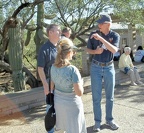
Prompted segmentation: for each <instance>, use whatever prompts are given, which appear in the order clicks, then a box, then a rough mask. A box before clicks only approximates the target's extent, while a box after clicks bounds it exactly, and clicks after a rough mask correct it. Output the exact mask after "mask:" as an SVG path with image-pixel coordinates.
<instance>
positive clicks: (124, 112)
mask: <svg viewBox="0 0 144 133" xmlns="http://www.w3.org/2000/svg"><path fill="white" fill-rule="evenodd" d="M142 81H143V82H144V78H142ZM104 97H105V95H104V92H103V100H102V111H103V121H102V130H101V131H100V133H144V85H141V86H136V87H132V86H129V83H125V84H122V85H118V86H116V88H115V102H114V110H113V113H114V118H115V121H116V122H117V123H118V124H119V126H120V128H119V129H118V130H116V131H112V130H111V129H109V128H108V127H107V126H106V125H105V120H104V117H105V98H104ZM82 99H83V103H84V110H85V118H86V123H87V130H88V133H93V131H92V126H93V124H94V120H93V109H92V98H91V92H88V93H86V94H84V95H83V96H82ZM44 115H45V106H39V107H36V108H33V109H30V110H26V111H24V112H20V113H16V114H14V115H10V116H7V117H3V118H0V133H46V131H45V128H44V121H43V120H44ZM59 133H60V132H59Z"/></svg>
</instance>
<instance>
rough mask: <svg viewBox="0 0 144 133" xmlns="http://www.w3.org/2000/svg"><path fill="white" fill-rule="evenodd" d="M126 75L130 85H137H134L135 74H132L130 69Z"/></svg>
mask: <svg viewBox="0 0 144 133" xmlns="http://www.w3.org/2000/svg"><path fill="white" fill-rule="evenodd" d="M127 74H128V75H129V76H130V80H131V84H132V85H137V84H136V83H135V81H136V77H135V74H134V71H133V69H130V70H129V71H128V73H127Z"/></svg>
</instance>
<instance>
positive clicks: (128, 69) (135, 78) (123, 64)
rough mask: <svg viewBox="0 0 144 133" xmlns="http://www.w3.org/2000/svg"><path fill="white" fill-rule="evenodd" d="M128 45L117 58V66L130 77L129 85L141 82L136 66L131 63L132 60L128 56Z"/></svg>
mask: <svg viewBox="0 0 144 133" xmlns="http://www.w3.org/2000/svg"><path fill="white" fill-rule="evenodd" d="M130 52H131V48H130V47H125V48H124V53H123V54H122V55H121V56H120V60H119V68H120V70H121V71H122V72H124V73H125V74H128V75H129V76H130V79H131V85H134V86H135V85H137V84H142V82H141V81H140V76H139V73H138V71H137V68H136V67H135V66H134V65H133V63H132V60H131V58H130Z"/></svg>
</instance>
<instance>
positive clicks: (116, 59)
mask: <svg viewBox="0 0 144 133" xmlns="http://www.w3.org/2000/svg"><path fill="white" fill-rule="evenodd" d="M119 58H120V50H118V51H117V52H116V53H115V54H114V58H113V60H114V61H118V60H119Z"/></svg>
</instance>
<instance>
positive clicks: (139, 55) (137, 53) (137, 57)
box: [134, 50, 144, 62]
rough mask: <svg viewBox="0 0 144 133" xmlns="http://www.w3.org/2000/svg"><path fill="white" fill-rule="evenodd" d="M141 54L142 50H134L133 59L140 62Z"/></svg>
mask: <svg viewBox="0 0 144 133" xmlns="http://www.w3.org/2000/svg"><path fill="white" fill-rule="evenodd" d="M143 56H144V50H138V51H136V53H135V56H134V61H135V62H141V59H142V57H143Z"/></svg>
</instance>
